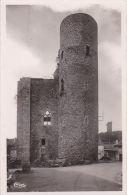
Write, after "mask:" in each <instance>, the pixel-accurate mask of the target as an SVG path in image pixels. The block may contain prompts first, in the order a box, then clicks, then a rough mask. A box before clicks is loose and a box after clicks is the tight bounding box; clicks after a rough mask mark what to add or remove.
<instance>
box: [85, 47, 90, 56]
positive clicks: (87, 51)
mask: <svg viewBox="0 0 127 195" xmlns="http://www.w3.org/2000/svg"><path fill="white" fill-rule="evenodd" d="M89 55H90V46H89V45H86V56H89Z"/></svg>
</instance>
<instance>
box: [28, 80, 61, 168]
mask: <svg viewBox="0 0 127 195" xmlns="http://www.w3.org/2000/svg"><path fill="white" fill-rule="evenodd" d="M57 93H58V81H57V80H56V79H55V80H53V79H32V80H31V137H30V140H31V143H30V146H31V147H30V148H31V152H30V154H31V163H32V164H34V163H35V162H36V161H37V160H39V159H40V158H41V151H40V150H41V139H42V138H44V139H45V141H46V143H45V146H44V148H45V151H44V158H45V159H47V160H48V159H55V158H57V155H58V154H57V153H58V98H57ZM46 111H49V112H50V113H51V125H50V126H44V121H43V115H44V114H45V112H46ZM42 161H43V159H42Z"/></svg>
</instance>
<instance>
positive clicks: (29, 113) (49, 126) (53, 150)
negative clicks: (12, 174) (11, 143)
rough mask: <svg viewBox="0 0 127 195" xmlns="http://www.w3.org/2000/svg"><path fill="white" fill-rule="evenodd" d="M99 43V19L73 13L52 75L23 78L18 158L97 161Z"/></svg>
mask: <svg viewBox="0 0 127 195" xmlns="http://www.w3.org/2000/svg"><path fill="white" fill-rule="evenodd" d="M97 45H98V44H97V24H96V22H95V20H94V19H93V18H92V17H91V16H89V15H87V14H82V13H77V14H72V15H70V16H68V17H66V18H65V19H64V20H63V21H62V23H61V27H60V50H59V55H58V59H59V60H58V68H57V69H56V71H55V74H54V79H42V78H21V79H20V81H19V82H18V95H17V138H18V159H19V160H21V163H22V164H25V163H30V164H31V165H33V166H38V165H42V166H48V163H49V162H50V160H58V161H59V159H64V160H65V161H64V160H63V162H67V164H70V163H71V164H79V163H81V162H84V160H90V161H96V160H97V156H98V140H97V137H98V62H97V56H98V54H97ZM47 113H48V115H47ZM60 161H61V160H60Z"/></svg>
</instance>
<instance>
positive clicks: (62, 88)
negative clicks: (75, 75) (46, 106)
mask: <svg viewBox="0 0 127 195" xmlns="http://www.w3.org/2000/svg"><path fill="white" fill-rule="evenodd" d="M63 93H64V80H63V79H61V91H60V95H63Z"/></svg>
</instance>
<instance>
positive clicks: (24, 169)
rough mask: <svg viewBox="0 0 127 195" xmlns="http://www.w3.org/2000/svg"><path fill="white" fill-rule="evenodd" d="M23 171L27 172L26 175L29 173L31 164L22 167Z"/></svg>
mask: <svg viewBox="0 0 127 195" xmlns="http://www.w3.org/2000/svg"><path fill="white" fill-rule="evenodd" d="M22 171H23V172H25V173H26V172H27V173H28V172H30V164H29V163H25V164H23V165H22Z"/></svg>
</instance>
